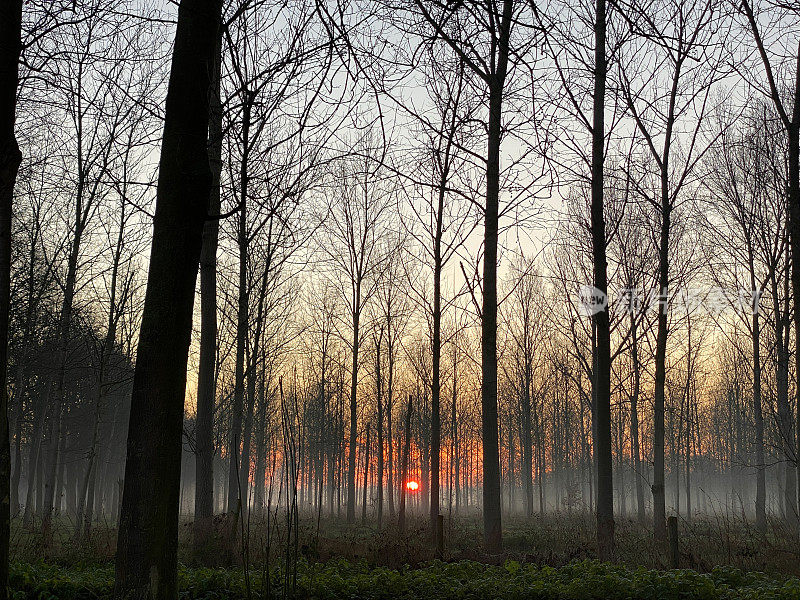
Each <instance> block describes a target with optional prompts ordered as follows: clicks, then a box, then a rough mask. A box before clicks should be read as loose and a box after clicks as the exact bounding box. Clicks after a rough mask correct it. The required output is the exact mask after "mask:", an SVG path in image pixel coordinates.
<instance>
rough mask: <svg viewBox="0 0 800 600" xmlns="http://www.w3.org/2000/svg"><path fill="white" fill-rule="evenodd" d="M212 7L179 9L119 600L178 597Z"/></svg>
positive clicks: (210, 1)
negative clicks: (188, 368) (180, 513)
mask: <svg viewBox="0 0 800 600" xmlns="http://www.w3.org/2000/svg"><path fill="white" fill-rule="evenodd" d="M220 18H221V7H220V2H219V0H182V2H181V4H180V6H179V8H178V25H177V30H176V34H175V45H174V47H173V51H172V70H171V74H170V80H169V85H168V88H167V100H166V110H165V117H164V134H163V139H162V146H161V161H160V165H159V178H158V190H157V198H156V211H155V216H154V219H153V242H152V247H151V252H150V268H149V272H148V281H147V292H146V295H145V302H144V310H143V314H142V323H141V330H140V334H139V346H138V350H137V353H136V357H137V358H136V370H135V373H134V379H133V392H132V395H131V412H130V421H129V426H128V445H127V459H126V463H125V479H124V490H123V494H122V507H121V512H120V524H119V538H118V543H117V559H116V573H115V595H116V596H117V597H120V598H122V597H125V598H135V599H142V600H144V599H145V598H156V599H158V600H174V598H176V597H177V594H178V591H177V558H178V557H177V550H178V502H179V494H180V475H181V473H180V472H181V449H182V448H181V447H182V443H181V442H182V433H183V403H184V397H185V392H186V364H187V361H188V353H189V343H190V339H191V333H192V305H193V302H194V293H195V284H196V281H197V270H198V269H197V267H198V264H199V259H200V249H201V245H202V233H203V225H204V222H205V217H206V214H207V211H208V198H209V195H210V193H211V170H210V168H209V161H208V144H207V142H208V128H209V97H210V96H211V94H210V93H209V92H210V88H211V74H212V72H213V65H214V53H215V49H216V48H217V47H218V42H217V38H218V36H219V35H220Z"/></svg>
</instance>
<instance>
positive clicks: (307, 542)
mask: <svg viewBox="0 0 800 600" xmlns="http://www.w3.org/2000/svg"><path fill="white" fill-rule="evenodd" d="M249 529H250V535H249V549H250V560H249V563H248V564H249V567H250V568H249V570H248V572H249V574H250V575H249V577H250V578H251V581H250V583H251V589H252V596H251V598H268V597H300V598H343V599H347V598H366V599H371V598H409V599H411V598H424V599H426V600H433V599H434V598H460V599H464V598H489V597H492V598H501V599H504V598H519V599H522V598H565V599H566V598H709V599H716V598H730V599H738V598H742V599H744V598H758V599H760V598H787V599H788V598H792V599H793V600H797V599H798V598H800V579H799V577H800V560H798V558H800V545H798V543H797V542H798V539H797V536H796V534H795V533H794V532H792V531H790V530H788V529H787V528H786V527H785V526H784V525H783V524H782V522H780V521H777V520H776V521H774V522H771V523H770V528H769V530H768V532H767V533H766V534H763V535H761V534H758V533H757V532H756V531H755V530H754V529H753V528H752V526H751V525H750V523H749V522H748V521H747V520H745V519H741V518H740V519H736V518H732V517H730V516H728V517H724V518H723V517H713V518H709V517H706V518H702V519H699V518H698V519H694V520H693V521H692V522H691V523H689V522H685V521H684V522H682V523H681V524H680V549H681V567H685V569H682V570H676V571H668V570H666V567H667V565H668V556H667V552H666V548H664V547H663V546H661V545H659V544H655V543H654V542H653V539H652V533H651V531H650V528H649V526H648V525H642V524H639V523H637V522H636V521H634V520H629V519H618V521H617V531H616V541H617V554H616V561H617V562H616V564H614V565H610V564H601V563H598V562H596V560H595V559H596V557H597V546H596V540H595V537H594V536H595V530H594V522H593V520H592V518H591V517H590V516H589V515H584V514H582V513H573V514H571V515H570V514H564V513H562V514H548V515H547V516H546V517H545V518H540V517H539V516H536V517H534V518H532V519H524V518H521V517H508V518H506V519H505V521H504V550H505V553H504V554H503V555H502V556H487V555H486V554H485V553H484V551H483V548H482V544H481V540H482V522H481V520H480V518H479V517H478V516H477V515H471V516H463V517H459V518H454V519H447V518H446V519H445V541H446V544H445V554H444V556H443V557H442V559H443V560H441V561H436V560H434V553H433V550H432V547H431V546H432V544H431V543H430V541H429V533H428V528H427V520H426V519H416V520H415V519H412V520H411V521H410V523H409V527H408V529H407V532H406V534H405V535H403V536H401V535H400V534H399V531H398V530H397V529H396V527H394V526H392V525H387V526H386V527H384V528H382V529H380V530H379V529H378V528H377V527H376V524H375V523H371V522H367V523H360V522H359V523H357V524H355V525H350V526H348V525H347V524H345V523H343V522H342V521H340V520H338V519H326V518H323V519H322V520H321V522H320V523H319V526H318V524H317V521H316V519H314V518H312V517H311V516H310V515H309V516H307V517H305V518H301V519H300V523H299V530H298V538H297V548H298V550H299V557H298V561H297V563H295V562H294V561H291V564H290V565H289V568H291V569H292V573H294V572H295V570H294V569H295V568H296V574H297V584H296V587H294V586H292V585H291V584H290V583H287V578H285V577H284V575H285V574H286V573H285V572H282V571H281V570H280V569H281V568H285V567H286V563H285V554H286V546H287V539H286V528H285V521H283V520H281V519H280V518H278V519H277V520H275V519H273V521H272V527H270V528H269V529H268V528H267V526H266V523H265V522H264V521H262V520H258V521H253V522H251V523H250V526H249ZM73 531H74V527H73V526H72V524H71V523H70V522H69V521H68V520H66V519H64V518H61V519H59V520H58V521H57V523H56V528H55V534H54V536H53V541H52V543H51V544H50V545H48V546H44V545H43V542H42V538H41V536H40V535H39V534H38V532H37V531H35V530H32V531H28V530H24V529H23V528H22V527H21V525H20V524H19V523H18V522H15V523H14V524H13V527H12V541H11V546H12V548H11V557H12V561H13V562H14V567H13V569H12V577H11V587H12V590H13V592H14V597H15V598H18V599H20V600H21V599H23V598H36V599H37V600H49V599H52V598H64V599H69V598H80V599H83V598H86V599H88V598H105V597H110V595H111V592H112V588H113V568H112V566H111V565H112V561H113V557H114V549H115V544H116V532H115V531H114V529H113V528H112V527H110V526H108V525H105V526H103V525H96V526H95V527H94V529H93V532H92V535H91V537H90V538H89V539H88V540H84V541H83V543H82V544H81V545H80V546H77V545H75V544H74V543H73V540H74V537H73ZM179 540H180V543H179V560H180V561H181V564H182V565H183V566H182V567H181V570H180V574H179V583H180V587H181V590H182V591H181V598H188V599H194V598H198V599H200V598H231V599H234V598H247V595H246V593H245V589H246V588H245V585H244V582H245V575H244V570H243V569H242V560H241V557H240V556H236V557H234V559H233V562H232V563H223V562H221V561H219V560H215V559H212V560H211V561H208V562H207V563H206V564H203V565H200V564H197V562H196V561H195V560H194V557H193V553H192V524H191V522H190V521H183V522H182V523H181V526H180V535H179ZM217 541H218V542H219V540H217ZM211 543H212V544H213V543H214V542H213V541H212V542H211ZM292 546H294V539H293V540H292ZM224 555H225V553H224V552H218V551H216V549H215V548H211V551H210V552H207V553H206V556H211V557H215V558H217V557H220V556H224ZM223 567H227V568H223ZM289 580H290V581H291V578H289Z"/></svg>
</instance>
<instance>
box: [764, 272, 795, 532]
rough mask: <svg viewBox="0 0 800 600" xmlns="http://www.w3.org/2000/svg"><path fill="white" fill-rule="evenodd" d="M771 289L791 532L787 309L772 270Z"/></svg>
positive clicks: (792, 450) (792, 433) (792, 451)
mask: <svg viewBox="0 0 800 600" xmlns="http://www.w3.org/2000/svg"><path fill="white" fill-rule="evenodd" d="M770 283H771V287H772V307H773V313H774V314H775V348H776V354H777V361H776V367H775V368H776V373H775V388H776V394H775V400H776V403H777V405H778V423H779V432H780V437H781V446H782V447H783V460H784V478H785V485H784V491H783V493H784V506H785V509H786V519H787V521H788V522H789V523H790V524H791V525H792V527H793V528H794V529H796V528H797V526H798V512H797V487H796V481H795V477H796V472H795V465H794V463H795V461H796V454H795V452H796V450H795V431H794V419H793V418H792V408H791V406H790V405H789V337H790V336H789V333H790V329H789V319H790V316H789V306H788V304H786V310H782V309H781V301H780V296H779V294H778V278H777V275H776V273H775V271H774V270H773V272H772V273H771V274H770ZM785 298H786V299H785V302H787V303H788V301H789V295H788V294H786V295H785Z"/></svg>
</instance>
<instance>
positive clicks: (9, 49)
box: [0, 0, 22, 600]
mask: <svg viewBox="0 0 800 600" xmlns="http://www.w3.org/2000/svg"><path fill="white" fill-rule="evenodd" d="M21 37H22V0H10V1H8V2H4V3H3V6H2V8H0V600H5V598H7V597H8V561H9V538H10V536H11V507H10V491H11V490H10V477H11V446H10V440H9V431H8V386H7V381H6V379H7V376H8V368H7V366H8V323H9V312H10V303H11V218H12V212H13V211H12V205H13V202H14V186H15V184H16V181H17V172H18V170H19V165H20V163H21V162H22V155H21V153H20V151H19V146H18V145H17V138H16V136H15V134H14V121H15V116H16V108H17V87H18V86H19V56H20V52H21V51H22V41H21Z"/></svg>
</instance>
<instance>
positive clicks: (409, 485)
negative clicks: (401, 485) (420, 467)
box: [406, 481, 419, 492]
mask: <svg viewBox="0 0 800 600" xmlns="http://www.w3.org/2000/svg"><path fill="white" fill-rule="evenodd" d="M406 489H407V490H408V491H410V492H416V491H417V490H418V489H419V484H418V483H417V482H416V481H408V482H406Z"/></svg>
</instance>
